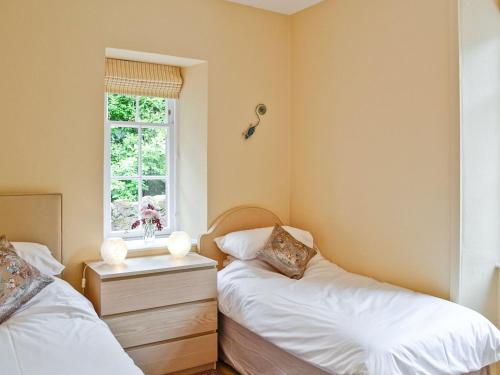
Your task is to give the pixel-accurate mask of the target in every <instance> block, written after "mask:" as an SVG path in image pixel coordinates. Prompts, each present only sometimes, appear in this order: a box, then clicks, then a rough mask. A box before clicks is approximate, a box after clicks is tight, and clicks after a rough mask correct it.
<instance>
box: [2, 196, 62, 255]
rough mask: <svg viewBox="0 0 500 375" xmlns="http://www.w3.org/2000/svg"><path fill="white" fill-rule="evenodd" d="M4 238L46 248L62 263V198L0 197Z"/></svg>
mask: <svg viewBox="0 0 500 375" xmlns="http://www.w3.org/2000/svg"><path fill="white" fill-rule="evenodd" d="M0 234H5V235H6V236H7V238H8V239H9V241H17V242H36V243H40V244H43V245H45V246H47V247H48V248H49V249H50V251H51V252H52V254H53V256H54V258H56V259H57V260H58V261H59V262H61V263H62V262H63V252H62V194H58V193H55V194H11V195H5V194H3V195H0Z"/></svg>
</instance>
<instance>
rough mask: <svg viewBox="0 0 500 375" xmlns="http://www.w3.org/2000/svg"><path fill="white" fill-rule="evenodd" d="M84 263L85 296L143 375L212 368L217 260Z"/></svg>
mask: <svg viewBox="0 0 500 375" xmlns="http://www.w3.org/2000/svg"><path fill="white" fill-rule="evenodd" d="M85 264H86V265H87V267H88V269H87V277H86V278H87V285H86V289H85V295H86V296H87V298H88V299H89V300H90V301H91V302H92V304H93V305H94V308H95V310H96V312H97V314H98V315H99V316H100V317H101V318H102V319H103V320H104V321H105V322H106V323H107V324H108V326H109V328H110V329H111V331H112V332H113V334H114V335H115V337H116V338H117V340H118V341H119V342H120V344H121V345H122V347H123V348H124V349H125V351H126V352H127V353H128V354H129V355H130V357H131V358H132V359H133V360H134V362H135V363H136V365H137V366H138V367H140V368H141V369H142V370H143V371H144V373H145V374H146V375H163V374H169V373H177V372H179V373H182V374H194V373H197V372H200V371H203V370H208V369H214V368H215V363H216V361H217V300H216V298H217V270H216V266H217V262H216V261H214V260H212V259H209V258H205V257H203V256H201V255H198V254H195V253H189V254H188V255H186V256H185V257H184V258H178V259H176V258H173V257H172V256H171V255H159V256H148V257H139V258H128V259H126V261H125V263H124V264H123V265H119V266H111V265H108V264H105V263H104V262H87V263H85Z"/></svg>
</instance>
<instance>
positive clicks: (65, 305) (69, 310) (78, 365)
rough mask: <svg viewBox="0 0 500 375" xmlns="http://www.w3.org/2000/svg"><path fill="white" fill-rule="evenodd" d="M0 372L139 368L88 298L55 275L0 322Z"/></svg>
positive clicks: (129, 373) (76, 374)
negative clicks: (52, 279)
mask: <svg viewBox="0 0 500 375" xmlns="http://www.w3.org/2000/svg"><path fill="white" fill-rule="evenodd" d="M0 374H5V375H7V374H8V375H54V374H71V375H88V374H92V375H109V374H120V375H140V374H143V373H142V371H141V370H140V369H139V368H138V367H136V366H135V364H134V363H133V361H132V360H131V359H130V357H129V356H128V355H127V354H126V353H125V352H124V350H123V349H122V348H121V347H120V345H119V343H118V342H117V341H116V339H115V338H114V336H113V335H112V333H111V331H110V330H109V328H108V327H107V326H106V324H105V323H104V322H102V321H101V320H100V319H99V318H98V317H97V315H96V313H95V311H94V309H93V307H92V305H91V304H90V302H89V301H88V300H86V299H85V298H84V297H83V296H82V295H81V294H79V293H78V292H77V291H76V290H74V289H73V288H72V287H71V286H70V285H69V284H68V283H66V282H65V281H63V280H60V279H58V278H56V279H55V281H54V282H53V283H52V284H50V285H48V286H47V287H45V288H44V289H43V290H42V291H41V292H40V293H39V294H38V295H36V296H35V297H34V298H33V299H32V300H30V301H29V302H28V303H27V304H26V305H24V306H23V307H22V308H21V309H20V310H19V311H17V312H16V313H15V314H14V315H13V316H11V317H10V318H9V319H8V320H7V321H5V322H4V323H2V324H1V325H0Z"/></svg>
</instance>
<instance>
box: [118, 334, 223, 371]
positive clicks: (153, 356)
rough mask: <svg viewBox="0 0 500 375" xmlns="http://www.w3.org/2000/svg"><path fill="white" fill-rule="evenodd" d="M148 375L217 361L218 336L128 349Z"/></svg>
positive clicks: (205, 336)
mask: <svg viewBox="0 0 500 375" xmlns="http://www.w3.org/2000/svg"><path fill="white" fill-rule="evenodd" d="M126 352H127V353H128V355H129V356H130V357H131V358H132V359H133V360H134V362H135V364H136V365H137V366H138V367H139V368H140V369H141V370H142V371H144V373H145V374H146V375H163V374H166V373H170V372H175V371H181V370H184V369H190V368H193V367H199V366H202V365H205V364H209V363H214V362H216V361H217V334H216V333H212V334H209V335H204V336H198V337H193V338H189V339H184V340H178V341H172V342H167V343H163V344H152V345H147V346H142V347H138V348H132V349H127V350H126Z"/></svg>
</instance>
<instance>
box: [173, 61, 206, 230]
mask: <svg viewBox="0 0 500 375" xmlns="http://www.w3.org/2000/svg"><path fill="white" fill-rule="evenodd" d="M182 78H183V79H184V85H183V87H182V91H181V97H180V99H179V107H178V109H179V110H178V112H177V115H178V119H177V120H178V121H177V125H178V126H177V139H178V142H179V143H178V150H177V151H178V152H177V155H178V161H177V165H178V166H179V168H178V173H177V179H176V180H177V205H178V206H177V228H178V229H179V230H183V231H186V232H188V233H189V234H190V235H191V237H192V238H198V237H199V236H200V235H201V234H202V233H204V232H205V231H206V230H207V221H208V218H207V198H208V197H207V138H208V123H207V119H208V64H207V63H204V64H200V65H195V66H191V67H185V68H182Z"/></svg>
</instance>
